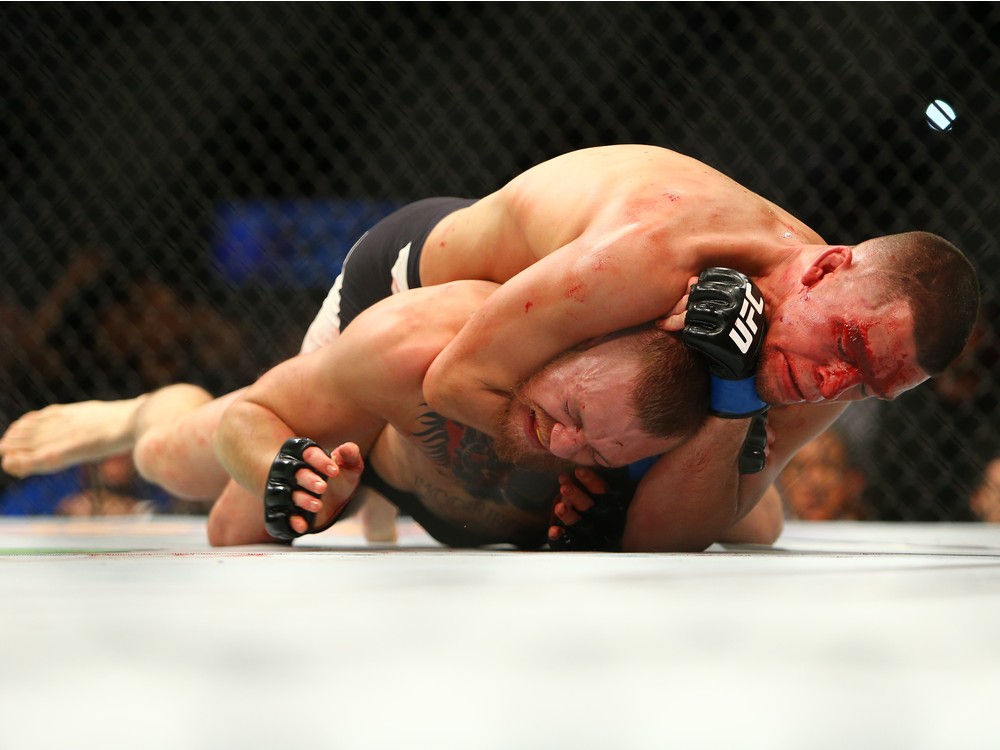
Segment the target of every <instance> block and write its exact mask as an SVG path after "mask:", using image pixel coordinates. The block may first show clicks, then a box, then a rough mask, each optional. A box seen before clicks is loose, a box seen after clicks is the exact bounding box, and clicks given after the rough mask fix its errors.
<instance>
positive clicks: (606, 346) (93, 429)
mask: <svg viewBox="0 0 1000 750" xmlns="http://www.w3.org/2000/svg"><path fill="white" fill-rule="evenodd" d="M495 288H496V285H495V284H492V283H489V282H482V281H465V282H455V283H451V284H445V285H439V286H434V287H428V288H426V289H419V290H414V291H412V292H408V293H406V294H403V295H398V296H395V297H392V298H391V299H386V300H383V301H381V302H379V303H377V304H376V305H374V306H372V307H371V308H370V309H369V310H367V311H365V312H364V313H362V314H361V315H360V316H358V318H357V319H356V320H355V321H354V322H353V323H352V325H351V326H350V327H349V328H347V329H346V330H345V332H344V333H343V335H341V336H340V337H339V338H338V339H337V340H336V341H334V342H331V343H330V344H329V345H327V346H325V347H323V348H321V349H320V350H318V351H316V352H313V353H311V354H307V355H302V356H299V357H295V358H293V359H291V360H289V361H287V362H285V363H283V364H281V365H279V366H277V367H276V368H274V369H273V370H271V371H270V372H268V373H266V374H265V375H264V376H263V377H262V378H261V379H260V380H259V381H258V382H257V383H255V384H254V385H253V386H250V387H249V388H248V389H245V390H244V391H242V392H239V393H237V394H230V395H229V396H227V397H224V398H222V399H218V400H215V401H211V402H206V399H207V398H208V397H207V394H204V392H200V393H199V392H198V391H199V389H196V388H194V387H193V386H184V385H181V386H171V387H169V388H167V389H163V390H161V391H157V392H154V393H152V394H150V395H147V396H145V397H141V398H140V399H134V400H131V401H124V402H90V403H84V404H76V405H69V406H56V407H50V408H49V409H47V410H44V411H43V412H39V413H37V414H34V415H28V416H27V417H25V418H23V419H22V420H20V422H19V424H17V425H15V426H14V427H13V428H12V429H11V430H10V431H9V434H8V435H5V436H4V438H3V441H2V447H3V449H4V454H5V464H6V465H7V466H8V468H18V467H19V466H20V467H26V466H32V467H33V468H34V469H36V470H37V469H39V468H41V462H42V461H44V460H47V461H49V464H48V465H49V466H53V465H55V463H56V462H61V463H63V464H65V463H66V462H67V461H80V460H93V459H94V458H96V457H98V456H99V455H102V454H105V453H107V452H110V451H121V450H127V449H132V450H133V453H134V457H135V461H136V464H137V466H138V467H139V469H140V471H141V472H142V473H143V475H144V476H145V477H146V478H147V479H150V480H151V481H154V482H156V483H158V484H161V485H162V486H164V487H165V488H166V489H168V490H170V491H172V492H174V493H177V494H180V495H183V496H187V497H204V498H214V497H216V496H217V495H219V493H220V492H221V497H220V498H219V500H218V501H217V502H216V504H215V505H214V507H213V510H212V513H211V516H210V518H209V527H208V528H209V539H210V541H211V542H212V543H213V544H251V543H260V542H269V541H274V540H275V539H291V538H292V537H294V536H297V535H299V534H301V533H304V532H306V531H307V530H309V528H310V526H309V524H310V523H313V524H314V529H315V528H322V527H325V526H328V525H329V524H330V523H332V521H333V520H335V519H336V518H337V517H338V516H339V515H340V514H341V512H342V511H343V509H344V506H345V505H346V504H347V502H348V500H349V498H350V497H351V495H352V493H353V492H354V490H355V488H356V486H357V485H358V483H359V481H362V480H363V481H364V483H365V484H366V485H368V486H371V487H374V488H375V489H378V490H380V491H382V492H383V493H384V494H386V495H387V496H389V497H391V498H392V499H393V501H394V502H395V503H396V504H397V505H398V506H399V507H401V508H403V509H404V510H406V511H407V512H409V513H410V514H411V515H412V516H413V517H414V518H415V519H416V520H417V521H418V522H420V523H421V524H422V525H423V526H424V528H425V529H426V530H427V531H428V532H429V533H431V534H432V535H433V536H434V537H435V538H437V539H438V540H439V541H441V542H443V543H445V544H449V545H453V546H474V545H483V544H492V543H499V542H509V543H512V544H516V545H518V546H522V547H539V546H541V545H543V544H544V543H545V542H546V541H547V532H548V528H549V524H550V520H551V509H552V503H553V498H554V497H555V496H556V495H557V494H558V492H559V489H560V482H559V479H558V477H559V473H560V472H565V471H572V470H574V469H575V468H576V466H575V464H574V463H570V462H568V461H564V460H561V459H558V458H556V457H555V456H553V455H552V454H551V453H550V452H548V451H547V450H546V449H545V448H544V447H543V446H542V445H541V444H540V442H539V441H538V439H537V438H536V437H533V435H532V431H531V429H530V428H529V427H528V425H529V424H531V423H532V420H533V419H534V417H533V416H532V415H534V414H536V413H549V412H553V413H554V412H556V411H558V410H559V409H562V408H563V405H564V404H566V405H568V408H570V409H572V410H573V411H574V413H576V414H578V415H579V417H580V419H581V420H582V421H583V422H584V423H585V424H586V429H587V433H588V436H589V445H588V448H587V450H586V451H585V452H582V453H581V454H580V455H579V456H576V457H574V458H575V459H577V463H583V464H591V465H596V466H601V465H603V466H623V465H625V464H627V463H629V462H631V461H633V460H636V459H639V458H642V457H644V456H648V455H654V454H659V453H664V452H669V451H670V450H671V449H673V448H674V447H675V446H676V445H678V444H680V443H681V442H683V440H684V439H686V438H687V437H688V436H689V435H690V434H692V433H693V432H694V431H696V430H697V429H698V428H699V427H700V425H701V424H702V422H703V421H704V419H705V417H706V413H707V399H708V390H709V389H708V379H707V373H706V372H705V367H704V363H703V362H702V361H701V360H699V359H698V358H696V357H695V356H694V355H693V354H692V353H691V352H690V351H689V350H688V348H687V347H685V346H684V345H683V344H681V343H680V341H679V340H678V337H676V336H675V335H673V334H668V333H665V332H663V331H659V330H657V329H656V328H655V327H652V326H647V327H645V328H644V329H643V330H640V331H635V332H631V333H627V334H623V335H614V336H609V337H606V338H605V339H603V340H601V341H598V342H593V343H592V344H591V345H589V346H587V347H583V348H580V349H576V350H574V351H572V352H568V353H566V354H564V355H562V356H560V357H558V358H556V360H554V361H553V362H552V363H550V364H549V365H547V366H546V367H545V368H543V370H542V371H540V372H539V373H537V374H536V375H534V376H532V377H531V378H529V379H528V380H527V381H526V382H524V383H522V384H520V385H519V386H518V387H517V388H516V389H515V390H514V392H513V393H512V394H511V395H510V397H509V398H508V404H507V405H506V407H505V417H504V418H503V419H502V420H501V422H500V424H498V425H497V431H498V433H500V434H501V435H502V438H501V439H499V440H497V441H496V442H494V441H493V440H492V439H490V438H489V437H488V436H486V435H483V434H482V433H479V432H477V431H475V430H472V429H468V428H465V427H464V426H462V425H459V424H457V423H453V422H449V421H447V420H444V419H442V418H441V417H440V416H439V415H437V414H435V413H433V412H432V411H431V410H430V409H428V407H427V405H426V403H425V399H424V397H423V392H422V382H423V377H424V374H425V373H426V370H427V368H428V367H429V366H430V364H431V362H433V360H434V357H436V356H437V355H438V354H439V353H440V351H441V349H442V348H443V346H444V345H445V344H446V343H447V342H448V341H450V340H451V339H452V338H453V337H454V335H455V333H456V332H457V331H458V330H459V328H460V327H461V326H462V325H463V324H464V323H465V321H466V320H468V318H469V316H470V315H471V313H472V312H473V311H474V310H475V309H476V308H477V307H478V306H479V305H481V304H482V302H483V301H484V300H485V299H486V298H487V296H488V295H489V294H490V292H492V291H493V290H494V289H495ZM220 418H221V421H220ZM536 429H537V428H536ZM32 433H33V434H32ZM81 434H82V435H85V436H86V437H85V438H81V437H80V435H81ZM297 436H308V437H309V438H310V440H306V439H304V438H300V439H293V440H291V441H290V442H288V441H289V439H290V438H296V437H297ZM213 440H214V444H215V448H216V451H215V452H214V453H213V451H212V449H211V442H212V441H213ZM66 441H70V442H66ZM314 441H315V442H314ZM348 441H349V442H348ZM70 443H73V448H72V450H71V451H69V450H67V447H68V446H69V445H70ZM320 445H322V446H328V447H330V448H334V450H333V451H332V453H331V454H327V453H325V452H324V451H323V450H321V449H320V447H319V446H320ZM32 446H33V447H34V452H33V454H32V449H31V448H32ZM279 448H280V455H279V457H278V459H277V460H276V459H275V455H276V453H279ZM46 451H49V452H50V453H49V455H48V456H47V457H43V454H44V453H45V452H46ZM52 452H55V453H59V452H61V455H59V456H56V455H54V454H53V453H52ZM19 453H20V454H22V455H20V456H19V455H18V454H19ZM216 455H217V456H218V458H219V461H216ZM362 457H364V460H363V459H362ZM19 462H20V463H19ZM512 462H516V465H515V464H514V463H512ZM307 464H312V465H313V466H314V467H315V471H309V470H308V469H307ZM283 467H284V468H289V469H290V471H288V472H287V473H286V474H285V475H284V476H281V474H282V471H281V469H282V468H283ZM362 467H363V471H362ZM230 477H232V479H234V480H236V481H235V482H233V481H229V478H230ZM578 477H579V478H580V480H581V482H582V483H583V485H584V486H585V487H586V488H587V489H588V490H589V491H591V492H593V493H596V494H601V493H603V492H604V490H605V489H606V485H605V483H604V481H603V480H602V479H601V478H600V477H599V476H598V475H597V474H596V473H593V472H590V471H582V472H579V473H578ZM281 481H284V482H285V483H286V485H287V486H286V488H285V489H286V490H287V491H282V488H281V487H280V486H278V485H279V484H280V482H281ZM563 484H564V485H567V490H566V491H567V492H571V491H572V490H571V489H570V488H569V487H568V484H569V480H568V478H564V479H563ZM224 487H225V489H224V490H223V488H224ZM262 498H265V502H264V503H262V501H261V499H262ZM265 505H266V506H267V508H268V520H267V523H266V524H265V514H264V507H265ZM620 518H621V519H622V520H623V518H624V516H623V514H621V515H620ZM619 534H620V526H619Z"/></svg>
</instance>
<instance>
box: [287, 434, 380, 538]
mask: <svg viewBox="0 0 1000 750" xmlns="http://www.w3.org/2000/svg"><path fill="white" fill-rule="evenodd" d="M303 458H304V459H305V460H306V461H307V462H308V463H309V464H310V465H312V466H313V467H314V468H315V469H317V470H319V471H322V472H323V474H325V476H326V479H323V478H322V477H320V476H318V475H317V474H316V473H314V472H313V471H310V470H309V469H299V471H298V472H296V474H295V481H296V482H297V483H298V485H299V486H300V487H304V488H306V489H308V490H309V491H311V492H315V493H317V494H321V495H322V498H321V499H320V500H317V499H316V498H314V497H313V496H312V495H310V494H309V493H308V492H302V491H301V490H299V491H295V492H293V493H292V499H293V500H294V501H295V504H296V505H298V506H299V507H300V508H303V509H304V510H308V511H311V512H313V513H315V514H316V517H315V518H314V519H313V523H312V527H311V531H310V525H309V524H308V523H307V522H306V520H305V519H304V518H303V517H302V516H292V517H291V518H290V519H289V521H288V522H289V524H290V525H291V527H292V529H293V530H294V531H295V532H296V533H298V534H306V533H314V534H315V533H318V532H320V531H325V530H326V529H328V528H329V527H330V526H332V525H333V524H334V523H335V522H336V520H337V519H338V518H339V517H340V514H341V513H342V512H343V510H344V508H346V507H347V503H348V502H350V500H351V497H352V496H353V495H354V491H355V490H356V489H357V487H358V484H360V482H361V472H362V470H363V469H364V465H365V464H364V460H363V459H362V458H361V450H360V449H359V448H358V446H357V445H356V444H355V443H344V444H343V445H340V446H338V447H337V448H335V449H334V450H333V451H332V452H331V453H330V456H329V458H328V457H327V456H326V454H325V453H323V451H322V450H320V449H319V448H318V447H315V446H314V447H311V448H307V449H306V451H305V452H304V453H303Z"/></svg>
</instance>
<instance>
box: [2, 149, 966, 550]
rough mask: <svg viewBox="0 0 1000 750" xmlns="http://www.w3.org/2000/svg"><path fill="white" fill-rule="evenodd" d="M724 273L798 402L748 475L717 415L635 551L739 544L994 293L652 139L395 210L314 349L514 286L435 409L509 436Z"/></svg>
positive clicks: (782, 394)
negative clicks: (367, 327) (447, 300)
mask: <svg viewBox="0 0 1000 750" xmlns="http://www.w3.org/2000/svg"><path fill="white" fill-rule="evenodd" d="M717 265H718V266H728V267H732V268H737V269H740V270H742V271H744V272H745V273H746V274H747V275H748V276H750V278H751V279H753V280H754V281H756V282H757V285H758V286H759V289H760V292H761V293H762V295H763V299H764V301H765V303H766V308H765V315H766V317H767V324H768V329H769V333H768V336H767V339H766V341H765V343H764V348H763V352H762V354H761V356H760V359H759V363H758V367H757V370H756V378H757V380H756V390H757V391H758V392H759V395H760V397H762V398H763V400H764V401H766V402H768V403H770V404H773V405H783V406H782V408H772V409H771V410H770V413H769V421H770V432H771V435H772V437H773V443H772V444H771V445H770V453H769V456H768V461H767V466H766V467H765V469H764V471H762V472H759V473H757V474H754V475H752V476H744V477H742V478H741V477H740V474H739V473H738V455H739V452H740V449H741V446H742V445H743V443H744V438H745V437H746V435H747V428H748V425H749V420H748V419H746V418H731V419H720V418H715V417H712V418H709V419H708V420H707V421H706V423H705V424H704V426H703V427H702V429H701V430H700V431H699V433H698V434H697V435H696V436H695V437H694V438H693V439H691V440H689V441H687V442H686V443H685V444H684V445H683V446H682V447H681V448H680V449H675V450H672V451H671V452H670V453H669V454H667V455H665V456H664V457H663V458H661V459H659V460H658V461H657V462H656V464H655V465H654V466H653V467H652V469H651V470H650V472H649V473H648V474H647V475H646V477H645V478H644V480H643V482H642V484H641V485H640V487H639V490H638V492H637V494H636V496H635V499H634V500H633V504H632V509H631V511H630V514H629V526H628V528H627V529H626V546H628V547H630V548H633V549H672V548H674V547H675V546H676V545H677V544H681V545H682V546H689V545H691V546H698V545H697V543H696V542H695V541H694V540H691V539H688V538H683V539H682V538H680V537H678V534H680V535H681V536H685V535H686V534H687V533H688V532H687V531H686V529H687V525H686V524H685V523H684V520H685V519H688V518H692V517H695V516H699V517H700V516H702V515H703V514H704V513H705V512H706V508H708V509H710V513H711V514H713V520H712V521H711V523H708V522H705V523H707V524H708V526H713V527H714V528H713V530H711V531H707V530H706V532H705V536H704V539H703V540H702V541H703V542H705V543H706V544H707V543H711V541H714V540H715V539H718V538H720V536H721V534H722V533H724V532H725V530H726V529H728V528H730V527H731V526H732V525H733V524H734V523H735V522H737V521H738V520H740V519H742V518H744V517H745V516H746V515H747V513H748V512H749V511H750V509H751V508H753V507H754V505H755V504H756V503H757V501H758V499H759V498H760V497H761V495H762V493H763V492H764V491H765V490H766V489H767V488H768V487H770V486H771V485H772V483H773V480H774V478H775V477H776V476H777V474H778V473H779V472H780V470H781V469H782V468H783V466H784V464H785V463H786V462H787V461H788V459H789V458H790V457H791V456H792V455H793V454H794V453H795V451H796V450H797V449H798V448H799V447H800V446H801V445H803V444H804V443H805V442H807V441H808V440H809V439H811V438H812V437H813V436H815V435H816V434H818V433H819V432H821V431H822V430H823V429H824V428H825V427H826V426H827V425H829V424H830V423H831V422H832V421H833V420H834V419H835V418H836V417H837V416H838V415H839V413H840V412H841V411H842V410H843V409H844V408H845V404H844V402H845V401H849V400H854V399H857V398H864V397H868V396H877V397H880V398H894V397H895V396H897V395H899V394H900V393H902V392H904V391H905V390H907V389H909V388H912V387H914V386H915V385H917V384H919V383H920V382H922V381H923V380H925V379H926V378H927V377H928V376H930V375H933V374H936V373H937V372H939V371H941V370H942V369H943V368H944V367H945V366H946V365H947V364H948V363H949V362H950V361H951V360H952V359H954V357H955V356H956V355H957V353H958V352H959V351H960V350H961V348H962V346H963V343H964V341H965V340H966V338H967V337H968V335H969V331H970V330H971V328H972V324H973V322H974V319H975V314H976V308H977V305H978V283H977V280H976V277H975V272H974V270H973V269H972V266H971V265H970V264H969V262H968V261H967V260H966V259H965V258H964V256H962V254H961V253H960V252H959V251H958V250H957V249H956V248H954V247H953V246H952V245H950V244H949V243H948V242H946V241H945V240H943V239H941V238H940V237H937V236H935V235H930V234H927V233H923V232H913V233H908V234H903V235H894V236H890V237H883V238H876V239H873V240H868V241H867V242H863V243H861V244H860V245H857V246H853V247H852V246H843V245H837V246H830V245H826V244H825V243H823V241H822V239H821V238H820V237H819V236H817V235H816V234H815V232H813V231H812V230H810V229H809V228H808V227H807V226H805V225H804V224H803V223H802V222H800V221H798V220H797V219H795V218H794V217H792V216H791V215H790V214H788V213H787V212H785V211H783V210H782V209H780V208H779V207H777V206H775V205H774V204H772V203H770V202H768V201H767V200H765V199H764V198H761V197H760V196H757V195H755V194H753V193H751V192H750V191H748V190H746V189H745V188H743V187H741V186H740V185H738V184H736V183H735V182H733V181H732V180H730V179H729V178H727V177H725V176H724V175H722V174H721V173H719V172H717V171H715V170H713V169H711V168H710V167H708V166H706V165H704V164H702V163H700V162H697V161H695V160H693V159H690V158H687V157H684V156H682V155H680V154H676V153H673V152H670V151H667V150H665V149H661V148H657V147H652V146H611V147H606V148H598V149H589V150H585V151H579V152H574V153H570V154H567V155H565V156H561V157H558V158H556V159H553V160H551V161H549V162H546V163H544V164H541V165H539V166H537V167H535V168H533V169H530V170H528V171H527V172H525V173H524V174H522V175H521V176H519V177H517V178H515V179H514V180H513V181H511V182H510V183H509V184H508V185H506V186H504V187H503V188H501V189H500V190H498V191H497V192H496V193H493V194H491V195H489V196H487V197H485V198H483V199H482V200H479V201H469V200H460V199H431V200H429V201H421V202H418V203H416V204H413V205H411V206H408V207H406V208H404V209H401V210H400V211H399V212H397V213H396V214H394V215H392V216H390V217H388V218H387V219H385V220H384V221H383V222H381V223H380V224H379V225H377V226H376V227H374V228H373V229H372V230H371V231H370V232H368V233H367V234H366V235H365V236H364V237H363V238H362V239H361V240H359V242H358V243H357V245H356V246H355V248H354V249H353V250H352V252H351V254H350V255H349V256H348V258H347V261H346V262H345V264H344V270H343V273H342V274H341V276H340V277H339V278H338V279H337V281H336V283H335V284H334V288H333V290H332V291H331V294H330V296H329V298H328V300H327V302H326V303H325V304H324V307H323V310H321V312H320V315H319V316H318V317H317V319H316V320H315V321H314V323H313V325H312V326H311V328H310V330H309V333H308V335H307V338H306V342H305V345H304V351H308V350H309V349H310V348H313V349H315V348H316V347H317V346H319V345H321V344H322V343H324V342H325V341H328V340H330V339H331V338H333V337H334V336H335V335H336V332H337V330H338V329H341V330H342V329H343V327H344V326H345V325H346V324H347V323H348V322H349V321H350V320H351V319H352V317H353V316H354V315H356V314H357V312H358V311H359V310H361V309H364V308H365V307H367V306H368V305H370V304H371V303H372V302H374V301H375V300H377V299H379V298H381V297H384V296H387V295H388V294H390V293H391V292H392V291H396V290H403V289H406V288H412V287H416V286H421V285H424V286H426V285H432V284H439V283H443V282H446V281H449V280H454V279H465V278H468V279H475V278H481V279H489V280H493V281H497V282H502V283H503V286H502V287H501V288H500V290H499V291H497V293H496V294H494V295H492V296H491V297H490V298H489V299H488V300H487V301H486V303H485V304H484V305H483V306H482V308H480V309H479V310H478V312H477V313H476V315H475V316H474V317H473V318H472V319H471V320H470V321H469V323H468V324H467V325H466V326H464V327H463V329H462V330H461V331H460V332H459V333H458V335H457V336H456V337H455V339H454V340H453V341H452V342H451V343H450V344H448V345H447V346H446V347H445V349H444V351H443V352H442V353H441V355H440V356H439V357H437V358H436V360H435V362H434V364H433V365H432V366H431V367H430V369H429V370H428V373H427V378H426V381H425V384H424V387H425V395H426V397H427V400H428V403H429V404H430V406H431V408H432V409H433V410H434V411H435V412H437V413H440V414H443V415H445V416H448V417H450V418H452V419H454V420H455V421H458V422H461V423H463V424H468V425H471V426H473V427H475V428H477V429H479V430H480V431H482V432H486V433H492V432H493V430H494V424H495V423H496V422H497V420H498V415H500V414H502V412H503V408H504V404H505V403H506V394H508V393H509V392H510V389H511V388H512V387H513V386H514V385H515V384H516V383H518V382H520V381H521V380H522V379H523V378H524V377H526V376H527V375H528V374H529V373H531V372H533V371H534V370H536V369H537V368H538V367H539V366H540V365H541V364H543V363H545V362H547V361H549V360H550V359H551V358H552V357H553V356H554V355H556V354H558V353H559V352H561V351H564V350H566V349H568V348H570V347H572V346H575V345H576V344H578V343H580V342H582V341H586V340H588V339H591V338H593V337H595V336H599V335H602V334H606V333H608V332H610V331H614V330H619V329H623V328H627V327H629V326H632V325H638V324H640V323H642V322H645V321H649V320H654V319H660V321H661V322H660V325H661V326H662V327H663V328H665V329H668V330H673V331H679V330H681V329H682V328H683V327H684V322H685V318H684V314H685V310H686V305H687V298H686V296H684V295H685V292H686V290H687V289H688V287H689V285H690V283H691V280H692V278H691V277H697V276H698V275H699V274H700V273H701V272H702V271H703V270H704V269H706V268H708V267H711V266H717ZM664 316H666V317H664ZM717 374H718V373H717ZM751 385H752V383H751ZM716 411H717V413H720V414H723V413H724V409H718V410H716ZM751 411H752V410H751ZM745 413H749V412H747V411H746V410H745V409H744V407H743V406H740V407H739V408H737V410H736V412H734V413H732V414H728V415H726V416H730V417H741V416H742V414H745ZM556 416H557V418H555V419H553V420H552V421H551V422H550V423H547V424H545V425H543V426H542V429H541V430H540V433H539V434H540V438H541V440H542V442H543V444H544V445H546V446H547V447H548V448H549V449H550V450H551V452H553V453H554V454H556V455H564V454H567V453H568V454H572V453H573V452H575V451H577V450H578V449H579V446H580V444H581V443H582V442H583V441H584V438H585V433H584V431H583V430H582V429H581V428H580V425H577V424H575V423H574V422H573V420H572V418H571V416H570V415H556ZM5 461H6V458H5ZM567 518H568V519H569V520H570V521H572V519H573V515H572V509H570V510H569V512H568V513H567ZM564 520H567V519H565V518H564ZM705 523H703V524H701V525H702V526H705Z"/></svg>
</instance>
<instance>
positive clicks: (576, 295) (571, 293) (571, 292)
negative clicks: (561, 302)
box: [566, 283, 584, 302]
mask: <svg viewBox="0 0 1000 750" xmlns="http://www.w3.org/2000/svg"><path fill="white" fill-rule="evenodd" d="M582 289H583V283H579V284H574V285H573V286H571V287H570V288H569V289H567V290H566V298H567V299H570V298H573V299H575V300H576V301H577V302H583V301H584V296H583V294H581V292H580V290H582Z"/></svg>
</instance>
